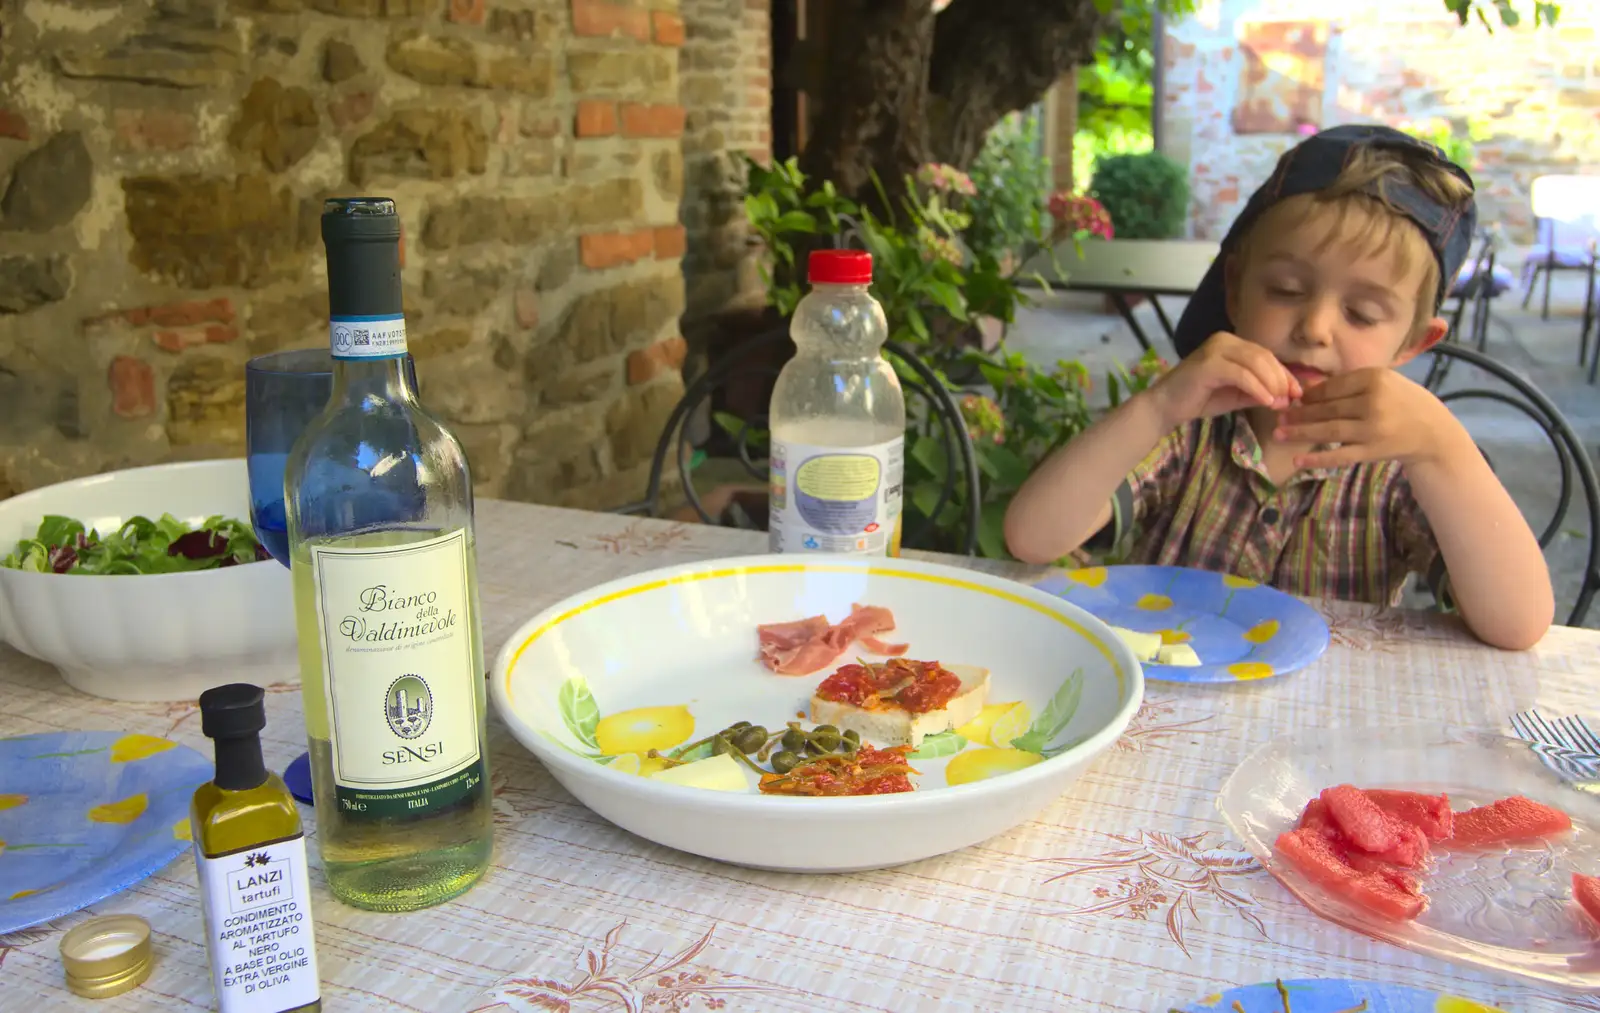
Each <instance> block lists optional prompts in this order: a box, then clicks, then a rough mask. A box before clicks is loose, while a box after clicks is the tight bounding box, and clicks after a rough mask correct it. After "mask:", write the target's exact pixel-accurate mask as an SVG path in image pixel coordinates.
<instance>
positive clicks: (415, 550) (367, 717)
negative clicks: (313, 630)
mask: <svg viewBox="0 0 1600 1013" xmlns="http://www.w3.org/2000/svg"><path fill="white" fill-rule="evenodd" d="M311 568H312V578H313V582H314V585H315V587H316V605H317V619H318V630H319V632H320V634H321V636H322V656H323V666H324V667H323V680H322V685H323V692H324V694H325V695H326V699H327V707H328V726H329V727H328V730H329V738H330V740H331V742H332V750H333V782H334V790H335V793H336V794H337V801H338V805H339V811H340V812H342V813H344V814H345V815H346V816H347V817H350V818H352V819H361V818H363V817H368V818H393V817H396V816H404V815H406V814H408V813H411V814H417V815H423V814H426V813H429V812H433V811H435V810H438V809H441V808H443V807H445V806H448V805H449V804H451V803H452V802H455V801H457V800H458V799H460V798H462V797H464V796H465V795H467V794H468V793H469V792H470V791H471V790H472V789H473V788H474V787H476V786H477V784H478V782H479V781H481V780H482V778H483V767H482V764H481V762H480V756H481V743H479V741H478V716H477V710H476V707H477V703H476V697H475V694H474V691H475V689H476V687H475V685H474V683H473V680H474V679H477V678H481V676H480V675H479V674H478V673H477V671H476V665H475V663H474V661H473V651H472V627H471V623H472V621H473V618H472V616H470V615H468V609H469V608H470V607H471V601H472V598H471V595H470V593H469V591H468V585H467V533H466V531H465V530H460V529H458V530H456V531H452V532H450V533H449V534H445V535H441V536H439V537H437V538H430V539H427V540H425V541H420V542H409V543H406V544H402V545H393V546H381V547H372V546H370V545H362V546H352V545H340V544H339V543H338V542H337V541H334V542H331V543H323V544H319V545H316V546H314V547H313V548H312V550H311Z"/></svg>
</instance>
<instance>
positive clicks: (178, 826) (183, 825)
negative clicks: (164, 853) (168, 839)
mask: <svg viewBox="0 0 1600 1013" xmlns="http://www.w3.org/2000/svg"><path fill="white" fill-rule="evenodd" d="M172 837H173V840H178V841H192V840H194V831H192V830H191V829H189V821H188V820H179V821H178V822H176V823H174V824H173V825H172Z"/></svg>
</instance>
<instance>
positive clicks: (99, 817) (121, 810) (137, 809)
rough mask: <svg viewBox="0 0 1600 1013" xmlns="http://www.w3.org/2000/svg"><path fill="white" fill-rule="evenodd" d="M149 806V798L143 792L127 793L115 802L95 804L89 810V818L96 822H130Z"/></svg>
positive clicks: (142, 813) (141, 814)
mask: <svg viewBox="0 0 1600 1013" xmlns="http://www.w3.org/2000/svg"><path fill="white" fill-rule="evenodd" d="M149 807H150V799H149V797H147V796H146V795H145V794H144V793H143V792H141V793H140V794H138V795H129V796H128V797H127V798H124V799H118V800H117V801H115V802H107V803H105V804H104V805H97V806H95V807H94V808H93V809H90V810H89V819H91V820H93V821H94V822H96V823H132V822H133V821H134V820H136V819H138V818H139V817H140V816H143V815H144V811H145V810H146V809H147V808H149Z"/></svg>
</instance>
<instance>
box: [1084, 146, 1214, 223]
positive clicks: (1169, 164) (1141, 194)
mask: <svg viewBox="0 0 1600 1013" xmlns="http://www.w3.org/2000/svg"><path fill="white" fill-rule="evenodd" d="M1089 194H1090V195H1091V196H1093V197H1095V198H1096V199H1097V200H1099V201H1100V203H1101V204H1102V205H1104V206H1105V209H1106V210H1107V211H1108V212H1110V213H1111V223H1112V225H1114V226H1115V227H1116V232H1117V238H1118V239H1172V238H1175V237H1177V236H1179V235H1181V234H1182V232H1183V222H1184V216H1185V215H1186V214H1187V213H1188V208H1189V173H1188V170H1187V169H1185V168H1184V167H1183V166H1182V165H1180V164H1178V163H1177V162H1175V161H1173V160H1172V159H1171V158H1168V157H1167V156H1166V155H1163V154H1162V153H1161V152H1159V151H1146V152H1141V153H1139V154H1135V155H1112V156H1110V157H1107V158H1104V159H1102V160H1101V161H1100V162H1099V163H1098V164H1097V165H1096V166H1095V170H1094V178H1093V179H1092V180H1090V182H1089Z"/></svg>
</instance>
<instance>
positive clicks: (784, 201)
mask: <svg viewBox="0 0 1600 1013" xmlns="http://www.w3.org/2000/svg"><path fill="white" fill-rule="evenodd" d="M742 157H744V162H745V198H744V211H745V217H746V218H747V219H748V220H749V222H750V227H751V229H752V231H754V232H755V234H756V235H757V236H759V237H760V238H761V241H762V242H763V243H764V244H766V249H767V252H768V253H770V254H771V255H772V263H771V264H766V263H763V264H762V265H761V280H762V282H763V283H764V284H765V285H766V286H767V296H768V299H769V300H770V301H771V303H772V305H773V306H774V307H776V308H777V310H778V312H779V313H781V314H783V315H784V316H786V317H787V316H789V315H790V314H791V313H793V312H794V307H795V304H796V303H798V302H799V301H800V297H801V296H802V295H804V294H805V291H804V284H805V277H806V272H805V265H803V264H800V263H798V260H799V258H798V256H797V255H796V252H795V248H796V245H797V243H798V242H799V240H800V237H802V236H805V237H814V236H816V235H818V234H819V233H820V234H824V235H827V234H835V233H838V232H839V231H840V230H841V228H842V226H843V224H844V220H845V219H846V218H848V217H850V216H853V215H856V214H858V213H859V211H860V209H859V208H858V207H857V206H856V204H855V203H854V202H853V201H851V200H849V199H848V198H846V197H844V196H842V195H841V194H840V193H839V192H838V191H837V190H836V189H834V186H833V184H832V183H831V182H828V181H827V180H824V181H823V183H822V185H821V186H820V187H818V188H817V189H815V190H813V191H811V192H806V189H805V181H806V177H805V173H803V172H801V171H800V164H799V161H798V160H797V159H793V158H791V159H789V160H788V161H785V162H778V163H775V164H774V165H772V166H771V167H768V166H764V165H762V164H761V163H760V162H757V161H755V160H753V159H751V158H750V157H748V156H742Z"/></svg>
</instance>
